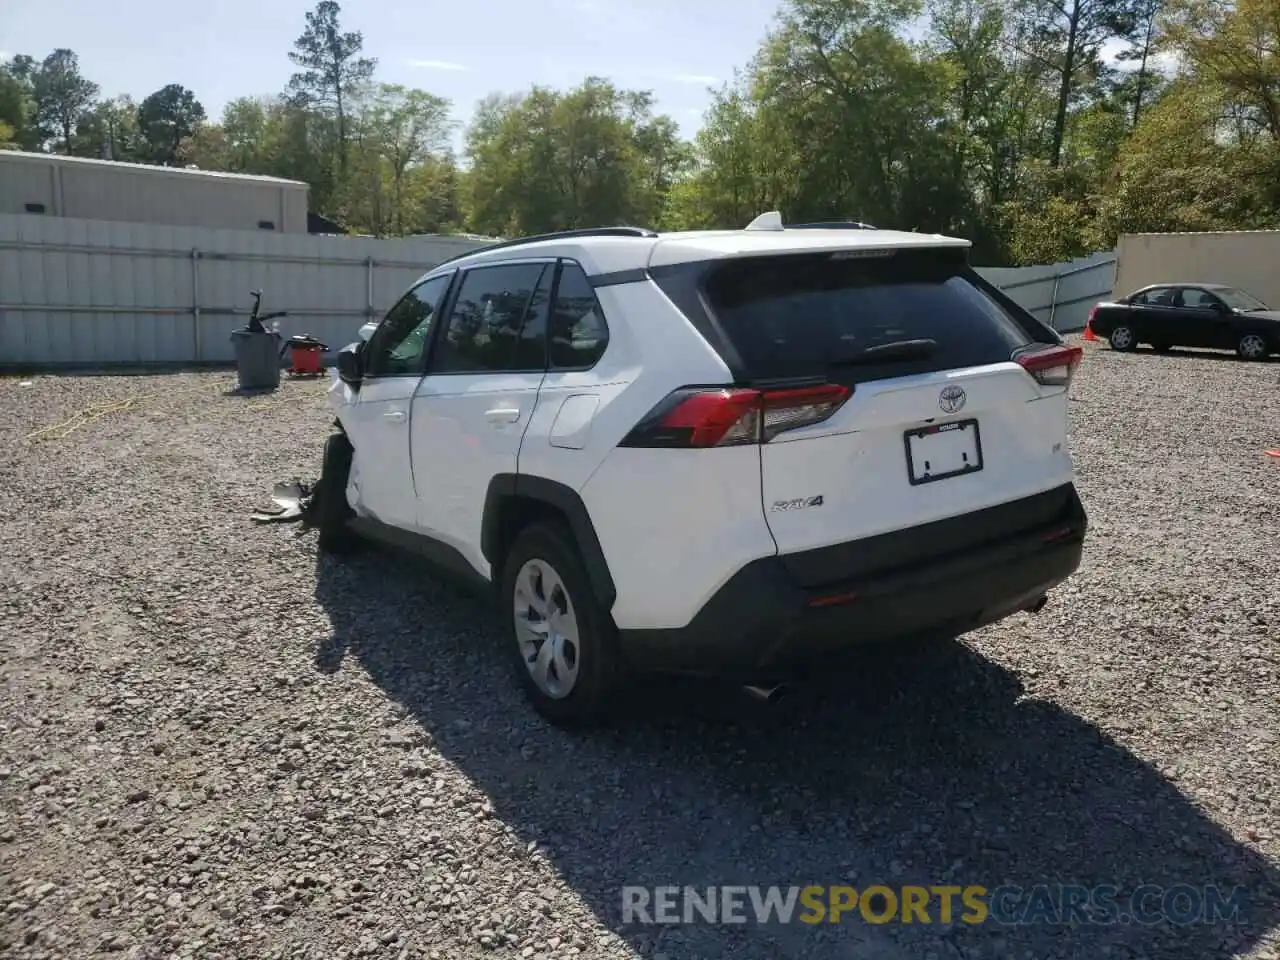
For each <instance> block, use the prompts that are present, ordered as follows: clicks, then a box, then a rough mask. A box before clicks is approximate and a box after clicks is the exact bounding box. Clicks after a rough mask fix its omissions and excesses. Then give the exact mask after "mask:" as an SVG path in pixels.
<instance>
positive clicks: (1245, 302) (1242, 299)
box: [1213, 287, 1268, 310]
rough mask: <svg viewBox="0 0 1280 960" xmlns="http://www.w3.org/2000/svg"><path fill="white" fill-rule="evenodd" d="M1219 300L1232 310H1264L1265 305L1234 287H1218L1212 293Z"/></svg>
mask: <svg viewBox="0 0 1280 960" xmlns="http://www.w3.org/2000/svg"><path fill="white" fill-rule="evenodd" d="M1213 292H1214V293H1215V294H1216V295H1217V297H1218V299H1219V300H1221V301H1222V302H1223V303H1225V304H1226V305H1227V306H1228V307H1230V308H1231V309H1232V310H1266V309H1268V307H1267V305H1266V304H1265V303H1263V302H1262V301H1261V300H1259V299H1258V298H1257V297H1254V296H1251V295H1250V294H1247V293H1245V292H1244V291H1243V290H1237V289H1235V287H1218V288H1216V289H1215V290H1214V291H1213Z"/></svg>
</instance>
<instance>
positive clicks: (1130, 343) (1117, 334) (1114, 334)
mask: <svg viewBox="0 0 1280 960" xmlns="http://www.w3.org/2000/svg"><path fill="white" fill-rule="evenodd" d="M1107 342H1108V343H1110V344H1111V349H1112V350H1119V351H1122V352H1124V353H1128V352H1129V351H1131V350H1134V349H1136V348H1137V346H1138V337H1137V335H1136V334H1135V333H1134V332H1133V327H1129V326H1125V325H1124V324H1121V325H1120V326H1118V327H1116V328H1115V329H1114V330H1112V331H1111V336H1109V337H1107Z"/></svg>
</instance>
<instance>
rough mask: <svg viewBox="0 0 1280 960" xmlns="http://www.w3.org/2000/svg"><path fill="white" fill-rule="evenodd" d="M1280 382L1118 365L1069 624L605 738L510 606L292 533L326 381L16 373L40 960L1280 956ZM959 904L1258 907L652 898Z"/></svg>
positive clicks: (0, 747)
mask: <svg viewBox="0 0 1280 960" xmlns="http://www.w3.org/2000/svg"><path fill="white" fill-rule="evenodd" d="M1278 381H1280V364H1276V363H1271V364H1243V363H1238V362H1235V361H1234V360H1233V359H1230V358H1218V357H1212V356H1205V355H1199V356H1197V355H1193V354H1189V353H1185V354H1177V353H1175V354H1170V355H1168V356H1156V355H1154V354H1150V353H1147V352H1143V353H1140V354H1136V355H1123V354H1114V353H1110V352H1108V351H1106V350H1105V349H1103V350H1099V349H1095V348H1092V347H1091V348H1090V351H1089V354H1088V356H1087V358H1086V362H1085V365H1084V367H1083V370H1082V374H1081V378H1080V380H1079V382H1078V385H1077V387H1076V388H1075V389H1074V394H1075V397H1076V402H1074V403H1073V404H1072V405H1071V414H1072V434H1073V446H1074V451H1075V453H1076V457H1077V463H1078V467H1079V484H1080V488H1081V491H1082V494H1083V496H1084V498H1085V501H1086V505H1087V507H1088V509H1089V511H1090V517H1091V522H1092V527H1091V533H1090V538H1089V541H1088V547H1087V553H1086V559H1085V563H1084V566H1083V568H1082V569H1081V571H1080V573H1079V574H1078V575H1077V576H1076V577H1075V578H1074V579H1073V580H1072V581H1070V582H1069V583H1068V584H1067V585H1065V586H1064V587H1063V588H1060V589H1059V590H1057V591H1056V592H1055V594H1054V596H1053V597H1052V602H1051V603H1050V605H1049V606H1048V607H1047V608H1046V609H1045V610H1044V611H1043V612H1042V613H1041V614H1040V615H1038V616H1022V615H1020V616H1018V617H1015V618H1012V619H1010V620H1008V621H1006V622H1005V623H1003V624H1000V625H997V626H995V627H993V628H988V629H986V630H984V631H981V632H980V633H977V634H975V635H972V636H970V637H968V638H967V639H966V641H965V642H964V643H962V644H956V645H954V648H953V649H943V650H941V651H938V650H934V651H932V652H929V651H919V650H917V651H905V652H903V653H901V654H900V655H895V656H893V657H891V658H888V659H886V660H878V661H876V662H873V663H866V664H863V665H862V666H861V667H860V668H859V669H858V670H857V671H856V672H851V673H850V674H848V675H840V676H838V677H835V678H828V679H827V682H826V683H825V684H824V685H822V686H821V687H819V688H815V689H812V690H803V691H797V692H796V693H795V694H794V695H793V696H792V697H790V698H789V699H787V700H784V701H783V703H782V704H780V705H778V707H777V708H776V709H773V710H769V709H763V708H760V707H757V706H755V705H753V704H747V703H745V701H743V700H742V699H740V698H739V697H737V696H736V695H730V693H729V692H727V691H722V690H718V689H714V688H708V687H696V688H695V687H690V686H684V685H678V684H673V683H650V684H647V685H646V686H644V687H642V688H639V689H638V690H637V691H636V693H635V694H634V696H633V698H632V700H633V701H634V702H633V703H631V704H630V706H629V707H628V715H627V717H626V718H625V719H624V721H623V722H622V723H620V724H619V725H618V726H617V727H616V728H615V729H612V730H608V731H602V732H597V733H595V734H592V735H576V736H571V735H568V734H564V733H561V732H558V731H555V730H553V729H551V728H548V727H547V726H545V725H544V724H543V723H541V722H540V721H539V720H538V719H537V718H536V716H535V715H534V714H533V713H532V712H531V711H530V710H529V709H528V708H527V707H526V706H525V705H524V702H523V701H522V700H521V698H520V697H519V695H518V693H517V692H516V690H515V687H514V685H513V684H512V683H511V682H509V680H508V677H507V675H506V673H505V667H504V662H505V661H504V660H503V658H502V657H501V655H500V653H501V652H500V649H499V647H498V644H497V641H496V629H495V625H494V619H493V616H492V615H491V614H490V613H489V612H488V611H487V610H486V609H485V608H484V607H482V606H481V605H480V604H479V603H477V602H476V601H473V600H470V599H467V598H465V597H462V596H460V595H458V594H455V593H454V592H452V591H451V590H449V589H448V588H446V587H444V586H440V585H438V584H437V583H436V582H435V581H434V580H433V579H432V578H431V577H430V576H429V575H428V574H427V573H426V572H425V571H424V570H423V569H422V568H421V567H419V566H418V565H417V564H416V563H415V562H414V561H410V560H407V559H404V558H401V557H398V556H396V555H394V554H389V553H380V552H376V553H370V554H368V555H365V556H362V557H360V558H358V559H353V560H351V561H348V562H346V563H343V564H338V563H332V562H330V561H328V560H325V561H323V562H317V559H316V553H315V544H314V535H313V534H311V533H308V532H303V531H300V530H299V529H298V528H296V527H292V526H287V525H270V526H266V527H255V526H253V525H251V524H250V522H249V521H248V519H247V514H248V512H249V511H250V509H251V508H252V507H253V506H254V505H255V504H257V503H260V502H262V501H263V500H264V499H265V494H266V492H267V491H268V490H269V488H270V485H271V484H272V483H273V482H275V481H277V480H281V479H287V478H289V477H293V476H302V477H304V478H305V477H309V476H311V475H312V473H313V472H314V470H315V469H316V466H317V464H318V462H319V453H320V447H321V442H322V439H323V437H324V435H325V433H326V430H327V423H328V417H327V416H326V414H325V412H324V407H323V405H322V401H321V395H322V392H323V385H322V384H316V383H287V384H286V385H285V386H284V387H283V388H282V390H281V391H280V392H279V393H278V394H276V395H274V396H272V397H268V398H259V399H251V398H243V397H239V396H235V395H233V394H232V393H231V392H230V388H231V386H232V382H233V381H232V378H231V375H229V374H227V373H199V374H182V375H164V376H158V375H157V376H138V377H70V376H67V377H38V378H36V379H35V380H34V382H33V383H30V384H29V385H23V384H22V383H21V382H20V381H19V380H17V379H5V380H0V405H2V407H3V409H4V411H5V417H4V418H3V422H0V437H3V440H4V442H5V444H6V447H7V449H9V450H10V451H11V453H10V455H9V456H8V457H7V458H6V459H5V462H4V463H3V465H0V617H2V619H0V677H2V679H3V682H2V684H0V723H2V724H3V728H2V729H3V736H0V955H3V956H5V957H13V958H32V960H34V958H37V957H44V958H71V957H84V956H96V955H99V954H113V955H116V956H121V957H138V958H143V957H146V958H150V957H169V956H179V957H187V956H199V957H208V958H218V957H222V958H231V957H237V958H239V957H243V958H255V960H256V958H272V957H281V958H283V957H309V958H317V960H320V958H324V960H329V958H337V957H347V956H375V957H438V958H442V960H443V958H447V960H454V958H471V957H482V956H484V957H503V958H507V957H510V958H515V957H520V958H526V957H537V958H566V957H584V958H596V957H599V958H622V957H645V958H660V957H664V956H665V957H666V958H668V960H677V958H679V960H685V958H689V960H696V958H711V957H722V956H733V957H740V958H761V960H766V958H768V960H777V958H800V957H805V958H818V960H825V958H852V957H855V956H856V957H859V958H881V957H883V958H899V957H904V958H905V957H913V958H920V957H923V958H930V957H932V958H937V960H942V958H949V957H965V958H973V957H992V958H995V957H1001V958H1003V957H1016V958H1041V957H1079V958H1088V960H1094V958H1108V957H1110V958H1123V957H1138V956H1142V957H1174V958H1187V960H1205V958H1212V957H1227V956H1238V957H1251V958H1263V957H1267V958H1274V957H1280V933H1278V931H1280V894H1278V893H1277V890H1278V889H1280V460H1276V459H1272V458H1268V457H1266V456H1264V453H1263V451H1264V450H1265V449H1267V448H1269V447H1276V446H1280V403H1278V402H1277V389H1278ZM77 414H81V416H80V418H79V419H78V420H77V419H69V418H73V417H75V416H76V415H77ZM59 424H61V425H62V427H61V429H59V430H52V431H46V432H45V433H44V434H42V435H41V436H40V437H38V438H36V439H26V438H27V437H28V435H29V434H31V432H32V431H35V430H38V429H44V428H48V427H52V426H55V425H59ZM948 881H949V882H951V883H954V884H957V885H968V884H981V885H983V886H986V887H988V888H994V887H996V886H999V885H1001V884H1015V885H1020V886H1023V887H1027V888H1029V887H1031V886H1032V885H1034V884H1041V883H1047V884H1056V883H1080V884H1086V885H1097V884H1114V885H1115V886H1117V887H1119V888H1120V891H1121V895H1120V898H1119V899H1118V901H1117V902H1118V903H1123V902H1124V896H1125V895H1126V894H1127V892H1130V891H1132V890H1133V888H1134V887H1135V885H1137V884H1139V883H1144V882H1145V883H1154V884H1160V885H1163V886H1166V887H1167V886H1171V885H1174V884H1190V885H1192V886H1195V887H1202V886H1203V885H1206V884H1215V885H1217V886H1218V887H1220V888H1221V889H1222V890H1224V891H1229V890H1231V889H1232V888H1241V889H1242V890H1243V891H1244V896H1245V897H1246V900H1245V912H1244V913H1243V914H1241V916H1240V917H1239V918H1238V919H1237V921H1236V922H1220V923H1215V924H1200V925H1192V926H1177V925H1173V924H1169V923H1159V924H1154V925H1139V924H1134V923H1129V924H1119V923H1113V924H1101V923H1081V922H1076V923H1074V924H1070V925H1054V924H1048V923H1040V924H1033V925H1021V926H1009V925H1003V926H1002V925H999V924H995V923H990V922H989V923H987V924H983V925H977V926H974V925H965V924H955V923H953V924H939V923H933V924H922V923H920V922H916V923H912V924H897V923H893V924H887V925H870V924H866V923H863V922H861V921H859V920H855V921H853V922H846V923H843V924H840V925H831V924H824V925H821V926H817V927H814V926H807V925H804V924H799V923H793V924H790V925H786V926H779V925H773V926H769V927H763V928H762V927H758V926H756V925H754V924H747V925H744V926H739V925H711V924H706V923H700V924H695V925H686V926H680V927H678V928H676V927H653V926H650V927H645V926H637V925H627V924H624V923H623V922H622V920H621V916H620V914H621V893H620V888H621V886H622V885H623V884H640V885H649V886H654V885H664V884H690V885H702V884H733V883H753V884H771V883H776V884H782V885H791V884H808V883H815V884H840V883H849V884H852V885H855V886H858V887H865V886H867V885H870V884H875V883H886V884H889V885H890V886H894V887H896V886H899V885H902V884H910V883H920V884H926V885H934V884H940V883H945V882H948ZM934 919H935V920H936V919H937V914H936V912H935V914H934Z"/></svg>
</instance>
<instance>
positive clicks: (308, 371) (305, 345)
mask: <svg viewBox="0 0 1280 960" xmlns="http://www.w3.org/2000/svg"><path fill="white" fill-rule="evenodd" d="M284 347H285V349H286V350H288V351H289V371H288V372H289V376H291V377H318V376H321V375H322V374H323V373H324V361H323V359H322V357H323V355H324V353H325V351H327V350H328V349H329V348H328V347H327V346H326V345H325V344H323V343H321V342H320V341H319V340H317V339H316V338H315V337H313V336H311V334H309V333H299V334H297V335H295V336H292V337H290V338H289V339H288V340H286V341H285V344H284Z"/></svg>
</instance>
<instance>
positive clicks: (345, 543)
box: [315, 433, 360, 556]
mask: <svg viewBox="0 0 1280 960" xmlns="http://www.w3.org/2000/svg"><path fill="white" fill-rule="evenodd" d="M354 453H355V450H354V449H353V448H352V446H351V441H350V440H348V439H347V437H346V435H345V434H342V433H335V434H333V435H332V436H331V437H329V439H328V440H326V441H325V445H324V459H323V460H322V461H321V465H320V480H319V482H318V483H317V484H316V487H317V489H316V503H315V516H316V527H317V529H318V530H319V532H320V536H319V544H318V546H319V547H320V551H321V552H322V553H330V554H334V555H337V556H343V555H346V554H350V553H354V552H355V551H356V550H357V549H359V547H360V539H359V537H357V536H356V535H355V534H354V533H352V532H351V529H350V528H349V527H348V526H347V521H348V520H350V519H351V518H352V517H353V516H355V512H354V511H353V510H352V509H351V505H350V504H349V503H347V480H348V478H349V477H350V476H351V458H352V455H353V454H354Z"/></svg>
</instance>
